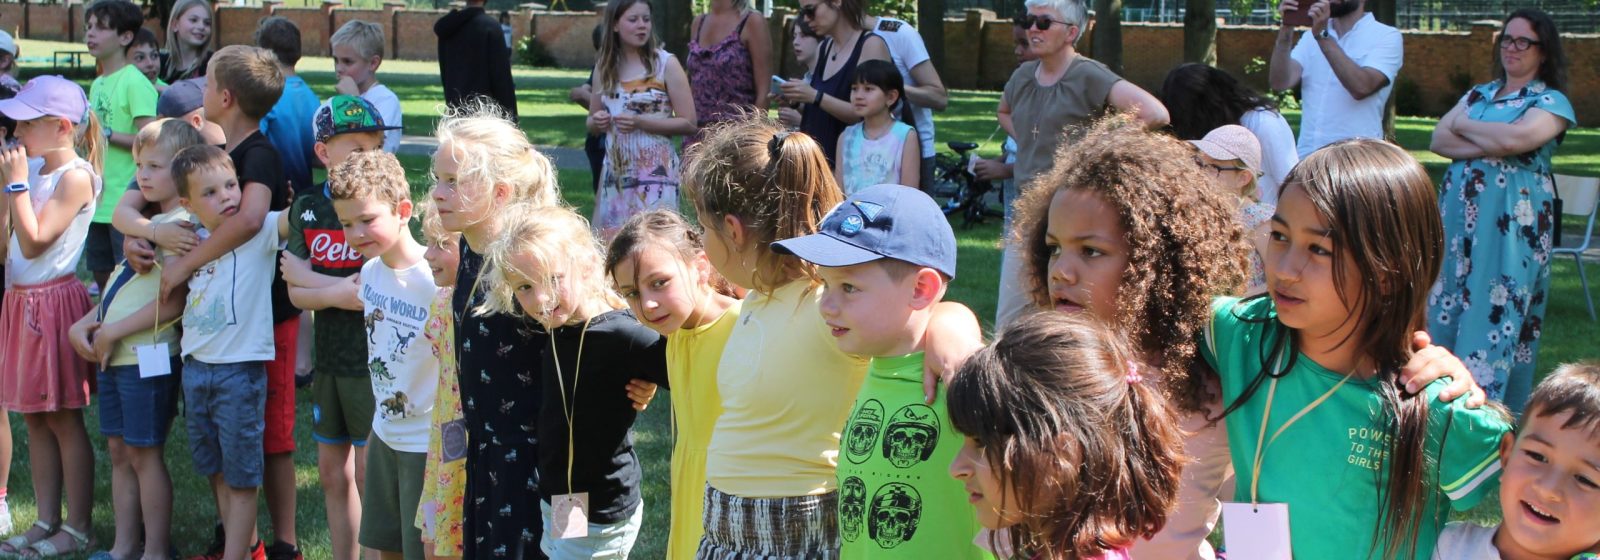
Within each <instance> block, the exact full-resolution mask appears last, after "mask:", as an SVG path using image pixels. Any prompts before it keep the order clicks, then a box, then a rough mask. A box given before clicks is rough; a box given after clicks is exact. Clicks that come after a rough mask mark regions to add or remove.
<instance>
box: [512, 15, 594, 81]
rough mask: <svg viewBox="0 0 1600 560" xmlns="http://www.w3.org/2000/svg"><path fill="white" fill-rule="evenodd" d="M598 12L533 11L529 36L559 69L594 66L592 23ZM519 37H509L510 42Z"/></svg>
mask: <svg viewBox="0 0 1600 560" xmlns="http://www.w3.org/2000/svg"><path fill="white" fill-rule="evenodd" d="M599 23H600V14H596V13H594V12H535V13H534V14H533V22H532V27H533V36H534V37H535V38H537V39H538V40H539V42H540V43H543V44H544V46H545V49H546V50H547V51H549V52H550V56H552V57H554V58H555V59H556V64H557V65H560V66H561V67H563V68H590V67H593V66H594V57H595V51H594V40H593V37H594V35H593V34H594V26H595V25H596V24H599ZM518 39H519V37H512V41H516V40H518Z"/></svg>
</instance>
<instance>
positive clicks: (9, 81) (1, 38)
mask: <svg viewBox="0 0 1600 560" xmlns="http://www.w3.org/2000/svg"><path fill="white" fill-rule="evenodd" d="M21 56H22V50H21V49H19V48H17V40H16V39H15V38H13V37H11V34H10V33H7V32H5V31H0V89H3V90H8V91H10V92H11V94H12V95H16V93H17V91H18V90H21V89H22V84H21V83H19V82H17V70H18V69H20V67H21V65H20V64H18V63H17V58H18V57H21Z"/></svg>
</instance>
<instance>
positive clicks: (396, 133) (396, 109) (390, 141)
mask: <svg viewBox="0 0 1600 560" xmlns="http://www.w3.org/2000/svg"><path fill="white" fill-rule="evenodd" d="M361 98H362V99H365V100H367V103H371V104H372V108H374V109H377V110H378V115H380V116H382V117H383V124H384V126H400V96H398V95H395V94H394V91H392V90H390V89H389V86H386V85H383V84H372V88H371V89H368V90H367V92H366V93H363V94H361ZM400 132H401V131H400V129H398V128H397V129H394V130H386V131H384V132H383V151H385V152H389V153H391V154H392V153H394V151H395V150H398V149H400ZM383 441H384V442H388V441H389V440H383Z"/></svg>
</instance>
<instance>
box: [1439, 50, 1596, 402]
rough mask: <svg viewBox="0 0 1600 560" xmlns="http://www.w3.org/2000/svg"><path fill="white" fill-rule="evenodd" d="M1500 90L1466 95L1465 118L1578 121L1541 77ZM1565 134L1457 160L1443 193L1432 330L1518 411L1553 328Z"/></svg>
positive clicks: (1489, 87) (1494, 85) (1491, 87)
mask: <svg viewBox="0 0 1600 560" xmlns="http://www.w3.org/2000/svg"><path fill="white" fill-rule="evenodd" d="M1501 87H1502V82H1500V81H1494V82H1490V83H1487V84H1482V85H1479V86H1478V87H1475V88H1473V89H1472V91H1469V92H1467V95H1466V99H1465V100H1466V103H1467V114H1466V117H1468V118H1471V119H1473V120H1478V121H1485V122H1499V123H1509V122H1514V121H1516V120H1517V119H1520V118H1522V116H1523V114H1525V113H1526V112H1527V111H1528V109H1532V108H1538V109H1541V110H1544V111H1547V112H1549V113H1550V114H1552V115H1555V116H1557V117H1560V118H1562V119H1566V121H1567V122H1569V123H1575V122H1576V118H1575V117H1574V115H1573V111H1572V103H1571V102H1569V101H1568V100H1567V97H1566V95H1563V94H1562V93H1561V92H1559V91H1556V90H1552V89H1549V88H1547V87H1545V85H1544V82H1542V81H1539V80H1534V81H1532V82H1530V83H1528V85H1527V86H1526V87H1523V88H1522V89H1521V90H1518V91H1514V92H1511V93H1508V94H1506V95H1505V96H1503V97H1500V98H1498V99H1496V98H1495V97H1494V96H1495V94H1496V93H1497V92H1498V91H1499V90H1500V88H1501ZM1562 136H1564V135H1558V136H1556V137H1555V138H1553V139H1551V140H1550V141H1549V142H1546V143H1545V144H1544V145H1543V146H1540V147H1539V148H1538V149H1536V150H1533V151H1531V152H1528V153H1525V154H1521V155H1517V156H1510V157H1503V158H1500V157H1484V158H1477V159H1469V160H1459V161H1456V162H1454V163H1452V164H1450V168H1449V169H1447V170H1445V174H1444V184H1443V187H1442V188H1441V190H1440V193H1439V211H1440V213H1441V214H1442V215H1443V218H1444V231H1445V256H1444V268H1443V270H1441V271H1440V273H1439V282H1438V283H1437V284H1435V285H1434V287H1433V292H1432V293H1431V294H1430V296H1429V298H1428V332H1429V333H1430V334H1431V335H1432V336H1433V341H1434V343H1435V344H1438V345H1440V346H1443V347H1445V348H1449V349H1450V350H1451V351H1453V352H1454V353H1455V355H1456V356H1459V357H1460V358H1461V360H1462V361H1463V362H1466V365H1467V369H1468V370H1470V371H1471V372H1472V376H1473V378H1474V379H1476V380H1477V382H1478V383H1479V384H1480V385H1482V386H1483V388H1484V390H1485V391H1486V392H1488V393H1489V396H1490V398H1493V399H1496V400H1501V401H1503V402H1505V403H1506V404H1507V405H1509V406H1510V407H1511V408H1512V409H1513V410H1520V409H1521V407H1522V404H1523V402H1524V401H1526V400H1527V398H1528V394H1529V392H1530V391H1531V390H1532V387H1533V372H1534V369H1533V366H1534V358H1535V357H1536V356H1538V353H1539V335H1540V333H1541V331H1542V330H1543V329H1544V325H1543V321H1544V310H1545V305H1546V304H1547V303H1548V299H1549V291H1550V248H1551V235H1552V234H1553V229H1554V226H1555V218H1556V215H1555V182H1554V179H1553V178H1552V177H1551V172H1550V158H1551V157H1552V156H1553V155H1554V153H1555V150H1556V146H1558V145H1560V143H1561V140H1562Z"/></svg>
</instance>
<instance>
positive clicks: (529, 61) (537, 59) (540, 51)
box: [517, 35, 556, 68]
mask: <svg viewBox="0 0 1600 560" xmlns="http://www.w3.org/2000/svg"><path fill="white" fill-rule="evenodd" d="M517 63H518V64H521V65H524V66H532V67H534V68H553V67H555V65H556V58H555V57H554V56H550V51H548V50H546V49H545V48H544V43H540V42H539V41H538V39H536V38H535V37H534V36H532V35H529V36H527V37H523V38H522V40H520V41H517Z"/></svg>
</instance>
